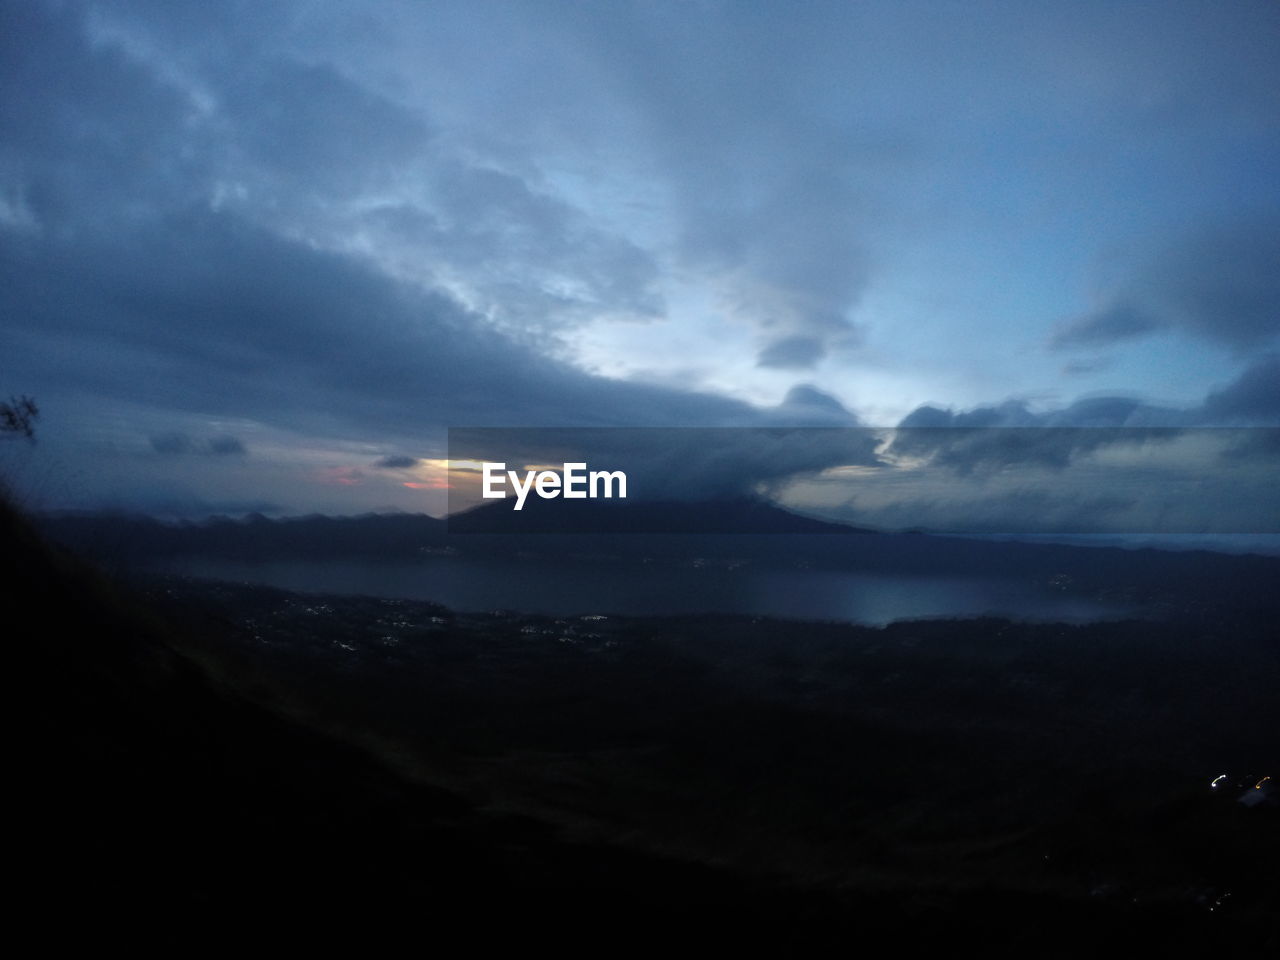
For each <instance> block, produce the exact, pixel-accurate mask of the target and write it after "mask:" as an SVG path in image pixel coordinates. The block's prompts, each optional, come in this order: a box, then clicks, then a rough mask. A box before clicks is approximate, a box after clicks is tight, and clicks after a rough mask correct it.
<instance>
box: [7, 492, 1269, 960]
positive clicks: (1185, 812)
mask: <svg viewBox="0 0 1280 960" xmlns="http://www.w3.org/2000/svg"><path fill="white" fill-rule="evenodd" d="M0 523H3V532H4V543H5V544H6V547H5V550H4V560H3V566H2V567H0V574H2V577H0V582H2V583H3V584H4V591H5V594H4V600H5V609H6V611H7V612H8V614H9V616H10V622H11V623H12V624H13V628H12V629H11V630H10V631H9V638H10V643H11V647H12V649H14V650H15V652H16V655H17V658H18V663H17V667H18V669H17V670H16V671H15V672H14V674H13V676H15V677H20V678H22V684H21V693H20V695H19V697H18V702H19V705H20V709H19V712H18V716H19V717H20V718H21V719H22V721H23V723H24V727H23V732H22V735H21V737H20V738H19V739H20V747H21V761H20V770H19V776H18V777H17V778H16V783H17V784H18V793H19V810H20V812H19V822H20V823H21V824H23V826H24V837H25V838H26V839H25V842H24V845H23V847H22V849H21V850H20V851H19V857H18V862H17V864H16V867H17V869H18V870H19V871H20V873H21V875H22V876H23V877H24V886H25V889H26V891H27V896H26V899H25V900H24V903H23V910H24V913H26V914H27V916H28V919H29V920H30V921H33V922H36V923H38V924H40V925H41V926H42V927H44V928H46V929H48V928H53V929H58V930H63V931H67V932H66V933H65V937H67V938H68V939H77V938H78V939H80V940H81V941H82V942H100V941H101V940H102V939H103V938H105V937H106V936H108V935H110V936H125V935H127V936H129V937H130V939H131V941H136V940H137V939H139V938H142V939H144V940H148V941H155V940H167V941H168V942H170V943H172V944H176V945H178V946H180V947H187V946H189V945H190V943H191V941H192V939H193V938H197V939H198V940H199V941H200V942H201V943H205V942H215V943H216V942H225V943H232V942H243V940H244V938H245V937H249V936H252V937H259V936H261V937H269V938H273V939H277V938H278V939H280V940H281V941H282V942H288V943H290V944H291V945H294V946H297V945H300V944H305V945H309V944H320V943H325V944H326V945H333V944H335V943H338V942H341V941H343V940H347V941H348V942H349V943H351V944H353V945H358V946H361V947H367V946H369V944H370V942H371V941H377V940H380V939H382V938H384V937H392V936H396V935H399V936H401V937H403V936H406V935H407V936H410V937H412V938H413V940H411V941H410V942H415V943H416V942H423V943H426V942H427V941H432V942H434V940H435V938H444V937H449V938H452V937H456V936H465V937H467V938H469V940H471V941H472V942H475V941H477V940H479V941H483V942H486V943H492V944H495V945H507V946H512V945H526V946H527V945H529V944H532V943H538V942H544V941H547V940H549V939H553V940H554V942H555V943H556V944H558V945H560V946H561V947H565V946H570V945H572V944H573V943H574V941H578V946H579V947H580V948H587V949H592V950H594V951H601V950H602V951H603V952H606V953H610V954H625V953H628V952H631V951H632V950H634V951H636V952H644V951H645V950H649V951H650V952H651V951H652V949H655V948H659V947H661V948H666V949H670V948H672V947H673V945H674V946H679V945H689V944H688V940H689V939H690V938H697V939H703V938H707V939H709V941H711V942H715V943H716V944H718V945H719V946H722V947H723V946H733V945H735V944H746V943H750V944H752V945H753V946H755V947H757V948H763V949H769V950H772V951H774V952H779V953H783V954H787V953H795V954H799V955H804V954H806V953H809V952H812V951H813V950H815V949H817V948H818V946H819V945H821V944H829V943H831V942H833V941H834V942H836V943H839V944H847V943H848V942H851V941H864V940H868V939H869V938H873V937H891V938H894V939H895V940H897V941H898V942H901V943H902V944H904V945H910V946H912V947H915V948H919V949H928V948H931V947H932V948H934V949H937V948H941V947H944V946H948V945H953V944H954V943H955V942H956V941H957V939H959V940H961V941H975V942H981V943H983V944H984V945H986V946H987V947H988V949H989V950H1000V949H1002V948H1007V949H1008V950H1010V951H1015V950H1016V951H1020V952H1025V951H1027V950H1029V949H1034V950H1035V951H1036V952H1037V954H1038V955H1055V951H1056V953H1057V955H1062V956H1074V955H1078V954H1079V952H1080V951H1081V950H1083V949H1086V945H1087V944H1091V943H1095V942H1097V940H1098V939H1099V938H1106V939H1108V940H1109V941H1112V942H1117V941H1125V940H1127V939H1130V938H1132V941H1133V942H1134V943H1142V944H1144V945H1146V946H1147V947H1148V948H1151V947H1156V948H1158V947H1160V946H1164V947H1166V948H1171V947H1173V946H1175V945H1177V946H1182V947H1185V946H1188V945H1190V946H1197V945H1198V946H1200V947H1203V948H1205V949H1207V948H1209V947H1210V946H1211V945H1221V944H1222V943H1225V942H1232V941H1234V942H1237V943H1239V944H1241V945H1248V946H1258V945H1260V944H1262V943H1263V942H1264V940H1265V937H1266V936H1268V935H1271V934H1273V933H1274V931H1273V930H1272V929H1271V927H1270V926H1269V925H1268V924H1266V923H1265V922H1264V919H1265V917H1267V916H1269V908H1268V907H1267V904H1268V903H1269V902H1272V898H1274V896H1275V892H1276V891H1275V886H1274V878H1270V879H1268V877H1269V874H1268V871H1267V869H1266V863H1267V862H1268V860H1269V855H1268V854H1267V853H1266V851H1268V850H1274V849H1275V847H1276V839H1277V835H1276V833H1275V820H1274V816H1273V815H1272V811H1269V810H1244V809H1243V808H1241V807H1240V806H1239V805H1238V804H1235V803H1234V802H1233V801H1232V799H1231V798H1223V797H1209V796H1208V794H1207V791H1206V790H1205V785H1204V784H1203V783H1201V778H1200V771H1201V768H1202V767H1204V766H1205V765H1206V764H1208V763H1217V762H1219V761H1224V762H1225V761H1227V760H1230V761H1231V762H1232V763H1235V762H1237V761H1238V762H1239V763H1245V762H1253V761H1256V760H1257V759H1258V758H1259V757H1260V756H1261V755H1262V754H1264V753H1266V752H1267V744H1269V743H1270V742H1271V740H1270V734H1269V731H1268V726H1267V723H1266V717H1267V716H1268V714H1269V712H1270V711H1271V700H1270V696H1269V691H1270V690H1272V689H1274V680H1275V675H1276V656H1275V650H1274V645H1267V644H1266V643H1265V642H1264V638H1265V630H1264V629H1263V627H1262V625H1260V624H1253V623H1252V621H1250V620H1249V619H1243V620H1241V621H1240V622H1239V623H1237V624H1236V625H1234V626H1233V627H1232V628H1231V630H1230V632H1229V633H1224V632H1218V633H1217V634H1216V635H1214V636H1210V635H1208V634H1206V633H1205V628H1203V627H1192V628H1178V627H1174V626H1162V627H1142V628H1141V630H1140V632H1132V631H1129V630H1128V628H1127V627H1126V625H1124V624H1112V625H1101V626H1098V627H1081V628H1076V629H1073V630H1071V631H1063V630H1061V629H1060V628H1054V627H1051V626H1044V627H1014V626H1011V625H1009V624H1003V623H999V622H981V621H975V622H970V623H967V624H962V623H949V622H946V621H937V622H934V623H931V624H921V625H911V624H903V625H895V626H894V627H892V628H889V629H886V630H883V631H881V630H870V629H866V628H851V627H849V626H847V625H837V624H833V625H829V626H825V627H822V626H813V625H810V626H804V627H801V626H799V625H796V624H788V623H785V622H771V621H759V620H750V619H745V618H717V617H700V618H677V619H672V618H666V619H663V618H610V619H609V621H608V623H605V624H599V625H597V624H595V623H583V624H581V625H578V626H577V627H574V626H572V625H566V624H563V623H561V622H559V621H555V622H553V621H550V620H548V619H546V618H523V617H519V616H510V617H503V616H497V615H493V616H488V615H486V616H472V615H466V616H464V615H461V614H455V613H453V612H451V611H447V610H443V609H442V608H438V607H433V606H431V605H422V604H418V605H408V604H399V605H398V604H396V603H394V602H389V601H366V600H359V599H351V598H347V599H342V598H309V597H304V596H298V595H289V594H284V593H281V592H279V591H269V590H262V589H259V588H234V589H233V588H229V587H217V586H210V585H201V584H198V583H190V582H173V583H171V584H169V585H167V586H166V585H164V584H159V585H157V586H155V587H153V588H152V589H151V590H150V591H149V593H148V594H147V595H145V596H142V595H138V594H132V593H128V592H126V591H125V590H124V589H123V588H121V587H119V586H117V585H114V584H112V583H110V582H108V581H107V580H105V579H104V578H103V577H102V576H101V575H99V574H98V573H96V572H95V571H94V570H93V569H91V568H89V567H87V566H85V565H84V564H83V563H82V562H80V561H77V560H75V559H72V558H70V557H69V556H67V555H65V554H62V553H60V552H58V551H56V550H53V549H51V548H49V547H47V546H46V545H44V544H43V543H42V542H41V541H40V540H39V538H38V536H37V535H36V534H35V533H34V531H33V530H32V528H31V527H30V526H29V525H28V524H27V523H26V522H25V521H24V520H22V519H21V518H19V517H16V516H15V515H13V514H12V513H11V512H9V511H5V512H4V513H3V515H2V516H0ZM1082 650H1083V651H1092V652H1088V653H1087V654H1086V655H1084V656H1081V655H1079V651H1082ZM1157 665H1158V666H1157ZM905 678H910V682H909V683H907V682H905ZM1204 691H1209V693H1205V692H1204ZM1223 696H1226V697H1229V698H1230V700H1229V702H1230V703H1231V704H1232V707H1231V710H1230V711H1228V712H1227V713H1225V714H1224V713H1222V712H1221V710H1220V707H1219V704H1220V703H1221V702H1223V701H1222V700H1221V698H1222V697H1223ZM1135 697H1136V699H1134V698H1135ZM1119 731H1124V733H1123V734H1120V733H1119ZM993 785H994V789H993ZM1050 856H1051V857H1052V859H1050ZM1045 860H1048V861H1049V863H1048V865H1046V864H1045V863H1044V861H1045ZM1224 894H1231V895H1232V896H1233V897H1234V900H1233V902H1232V911H1231V912H1229V913H1227V914H1223V915H1222V917H1220V916H1219V914H1217V913H1215V912H1213V911H1210V910H1209V909H1208V907H1209V906H1213V905H1214V904H1215V902H1216V900H1217V899H1218V898H1221V897H1223V895H1224ZM1131 900H1132V902H1131ZM140 911H141V913H140ZM1046 930H1048V931H1052V934H1053V937H1052V940H1053V942H1052V943H1051V944H1048V945H1046V944H1045V943H1044V935H1045V931H1046ZM602 945H603V946H602Z"/></svg>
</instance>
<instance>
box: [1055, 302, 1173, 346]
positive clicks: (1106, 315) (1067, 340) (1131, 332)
mask: <svg viewBox="0 0 1280 960" xmlns="http://www.w3.org/2000/svg"><path fill="white" fill-rule="evenodd" d="M1160 327H1161V323H1160V321H1159V319H1157V318H1156V317H1155V316H1153V315H1151V314H1150V313H1148V312H1147V311H1146V310H1144V309H1142V308H1140V307H1136V306H1134V305H1133V304H1131V303H1113V304H1111V305H1110V306H1107V307H1105V308H1103V309H1102V310H1098V311H1096V312H1095V313H1089V314H1085V315H1084V316H1082V317H1080V318H1078V319H1076V320H1073V321H1072V322H1070V323H1068V324H1066V325H1065V326H1063V327H1061V328H1060V329H1059V330H1057V331H1056V332H1055V333H1054V335H1053V337H1052V339H1051V340H1050V345H1051V346H1052V347H1053V348H1054V349H1055V350H1064V349H1069V348H1075V347H1106V346H1111V345H1112V344H1114V343H1119V342H1120V341H1122V340H1129V339H1134V338H1137V337H1141V336H1144V335H1146V334H1148V333H1151V332H1152V331H1155V330H1159V329H1160Z"/></svg>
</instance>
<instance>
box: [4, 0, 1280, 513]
mask: <svg viewBox="0 0 1280 960" xmlns="http://www.w3.org/2000/svg"><path fill="white" fill-rule="evenodd" d="M2 9H3V11H4V13H3V17H4V21H5V24H4V29H3V30H2V31H0V35H2V36H3V40H0V44H3V60H2V61H0V69H3V71H4V77H3V86H2V88H0V270H3V273H4V277H3V281H4V282H3V285H2V286H0V301H2V302H3V306H4V309H3V312H2V313H0V336H3V343H4V349H3V351H2V353H0V392H3V393H14V394H20V393H26V394H31V395H34V396H35V397H36V398H37V400H39V401H41V402H42V403H43V406H44V417H43V420H42V424H41V427H42V443H41V444H40V446H39V447H38V448H37V449H36V450H25V449H24V450H22V451H19V450H17V449H16V445H14V444H6V449H5V451H4V456H5V459H6V462H7V463H8V466H7V469H8V470H9V471H10V473H11V474H12V476H13V478H14V482H15V483H24V482H25V483H27V484H28V485H31V484H32V482H33V481H32V480H31V478H32V477H33V476H37V475H38V476H40V477H45V478H49V479H42V480H40V481H39V482H38V483H36V484H35V486H38V487H40V490H39V491H38V495H39V496H40V497H43V498H44V500H45V502H46V504H47V505H50V506H98V505H117V506H128V507H132V508H139V509H149V510H155V511H160V512H169V513H180V514H187V515H197V514H200V513H206V512H211V511H224V510H225V511H229V512H241V511H243V510H245V509H254V508H262V509H269V510H273V511H275V512H286V513H288V512H302V511H306V510H312V509H318V510H325V511H331V512H343V513H349V512H357V511H360V510H366V509H372V508H380V507H396V508H399V509H427V510H430V511H433V512H438V510H439V509H440V507H441V503H442V501H441V499H440V497H441V494H440V491H439V490H437V489H434V488H433V482H432V480H431V477H430V476H429V475H428V474H429V473H430V471H429V470H427V469H426V468H425V467H424V468H422V469H418V468H413V469H409V470H408V472H406V470H405V469H404V468H387V467H380V466H378V464H379V463H384V462H386V458H387V457H415V458H426V459H428V460H429V459H430V458H438V457H440V456H441V455H442V450H441V443H442V441H443V430H444V428H446V427H448V426H451V425H453V426H458V425H494V426H518V425H523V424H528V425H537V424H542V425H557V426H558V425H566V426H572V425H583V426H587V425H622V426H627V425H651V426H652V425H662V426H681V425H689V426H722V425H742V426H755V425H760V424H764V423H774V422H779V421H780V420H785V421H786V422H795V423H806V424H813V425H830V424H833V423H854V422H861V423H865V424H873V425H892V424H894V423H897V422H898V421H900V420H901V419H902V418H904V417H906V416H908V415H909V414H911V413H912V411H914V410H916V409H917V408H919V407H921V406H922V405H926V404H927V405H931V406H934V407H939V408H950V409H953V410H955V411H965V410H972V409H974V408H979V407H987V406H991V407H995V408H997V409H1002V410H1006V411H1010V410H1016V411H1021V413H1020V414H1019V416H1023V417H1024V418H1025V417H1026V416H1032V417H1040V418H1046V417H1048V418H1056V419H1055V422H1062V411H1070V410H1080V409H1082V408H1081V407H1080V406H1079V405H1078V402H1079V401H1080V400H1081V399H1089V398H1100V397H1101V398H1114V397H1125V398H1136V399H1137V400H1139V401H1140V403H1138V404H1136V405H1132V404H1130V405H1119V406H1113V407H1109V408H1108V409H1115V410H1123V411H1124V412H1123V414H1118V416H1122V417H1123V418H1124V419H1122V420H1119V421H1117V422H1118V423H1128V424H1133V423H1135V422H1136V423H1143V422H1153V421H1156V420H1158V421H1159V422H1166V423H1172V422H1188V423H1197V424H1199V423H1275V422H1276V418H1277V416H1280V398H1277V396H1276V391H1277V388H1276V386H1275V381H1276V379H1277V376H1276V374H1277V371H1280V366H1278V365H1277V361H1276V350H1277V349H1278V338H1280V315H1278V313H1277V307H1276V304H1277V302H1278V301H1280V296H1278V295H1280V269H1277V268H1280V189H1278V188H1277V184H1280V58H1277V57H1276V56H1275V55H1274V54H1275V50H1276V49H1277V47H1278V41H1280V5H1277V4H1276V3H1274V2H1269V0H1268V2H1244V0H1239V2H1216V3H1207V2H1206V3H1187V2H1161V3H1118V2H1108V3H1072V4H1061V3H1034V2H1026V3H1012V2H1006V3H976V2H966V3H949V2H940V0H935V2H927V3H913V2H895V3H858V4H854V3H830V4H827V3H819V2H813V3H804V4H783V3H729V2H695V0H690V2H670V3H664V2H645V3H624V2H610V3H599V4H578V3H552V2H524V3H510V4H508V3H495V2H487V0H479V2H477V0H471V2H467V3H433V4H430V5H427V4H419V3H382V2H379V3H350V4H343V5H336V4H308V3H243V4H242V3H217V4H208V3H201V4H195V3H192V4H186V3H176V2H121V3H110V4H105V3H104V4H95V3H87V2H86V3H77V2H59V3H44V2H22V3H5V4H3V5H2ZM1215 397H1216V398H1217V399H1216V400H1215V399H1214V398H1215ZM832 401H834V402H832ZM1095 409H1097V408H1096V407H1095ZM1135 411H1136V412H1135ZM415 471H416V472H415ZM424 471H425V472H424ZM24 477H25V478H26V479H24ZM406 484H416V485H415V486H406Z"/></svg>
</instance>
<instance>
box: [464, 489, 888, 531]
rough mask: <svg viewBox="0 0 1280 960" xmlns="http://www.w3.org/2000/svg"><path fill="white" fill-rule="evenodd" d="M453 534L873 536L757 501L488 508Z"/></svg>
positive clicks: (533, 503) (534, 503)
mask: <svg viewBox="0 0 1280 960" xmlns="http://www.w3.org/2000/svg"><path fill="white" fill-rule="evenodd" d="M448 530H449V533H450V534H473V533H486V534H548V533H550V534H592V535H594V534H659V533H660V534H695V535H696V534H703V535H706V534H712V535H728V534H770V535H773V534H804V535H809V534H838V535H848V534H853V533H867V532H869V531H866V530H862V529H859V528H857V527H851V526H846V525H844V524H838V523H829V522H827V521H825V520H815V519H812V518H810V517H804V516H801V515H799V514H796V513H792V512H790V511H789V510H784V509H782V508H781V507H777V506H774V505H773V504H771V503H766V502H765V501H763V500H756V499H747V498H742V499H729V500H687V501H681V500H575V501H574V502H572V503H570V502H569V501H567V500H564V499H551V500H543V499H540V498H537V497H530V498H529V499H527V500H526V501H525V503H524V508H523V509H521V510H515V509H513V501H511V500H509V499H508V500H499V501H495V502H493V503H485V504H482V505H480V506H478V507H474V508H472V509H471V510H468V511H465V512H463V513H457V514H454V515H453V516H451V517H449V519H448Z"/></svg>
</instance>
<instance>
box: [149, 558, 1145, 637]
mask: <svg viewBox="0 0 1280 960" xmlns="http://www.w3.org/2000/svg"><path fill="white" fill-rule="evenodd" d="M149 569H150V570H151V571H152V572H160V573H167V574H177V575H181V576H192V577H199V578H206V579H215V580H230V581H235V582H249V583H260V584H265V585H268V586H273V587H279V588H281V589H285V590H292V591H299V592H305V593H334V594H361V595H367V596H374V597H398V598H405V599H411V600H428V601H434V602H437V603H441V604H444V605H445V606H447V607H450V608H452V609H455V610H473V611H483V610H515V611H520V612H526V613H539V614H551V615H581V614H591V613H605V614H608V613H613V614H628V615H645V614H654V615H663V614H692V613H734V614H748V615H754V616H771V617H787V618H795V619H808V620H842V621H850V622H858V623H865V624H873V625H881V624H886V623H890V622H892V621H894V620H903V619H915V618H923V617H975V616H981V615H986V614H991V615H997V616H1003V617H1009V618H1011V619H1017V620H1035V621H1064V622H1075V623H1079V622H1087V621H1096V620H1108V619H1120V618H1123V617H1126V616H1134V615H1137V614H1140V610H1138V609H1137V608H1135V607H1134V606H1133V605H1132V604H1119V603H1111V602H1106V601H1103V600H1101V599H1097V598H1092V597H1087V596H1080V595H1073V594H1071V593H1069V592H1064V591H1062V590H1060V589H1055V588H1054V587H1053V586H1051V585H1050V584H1048V583H1045V582H1037V581H1034V580H1030V579H1027V580H1020V579H1014V578H995V577H957V576H947V577H933V576H926V577H917V576H904V575H887V576H881V575H876V574H869V573H865V572H850V571H839V570H830V569H797V568H785V567H766V566H757V565H751V564H748V565H745V566H741V567H737V568H732V569H731V568H728V567H726V566H723V565H719V566H717V565H710V564H709V565H705V566H698V565H696V564H693V563H674V562H671V563H652V564H640V563H621V562H612V563H611V562H608V561H604V562H602V561H596V560H585V559H584V560H580V561H575V560H558V561H555V562H545V561H522V560H519V559H509V560H508V559H503V560H499V559H491V558H484V559H473V558H459V557H426V558H423V559H421V560H416V561H356V560H316V561H278V562H240V561H230V560H219V559H205V558H200V557H182V558H176V559H172V560H169V561H166V562H165V563H163V564H160V565H151V566H150V567H149Z"/></svg>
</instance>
